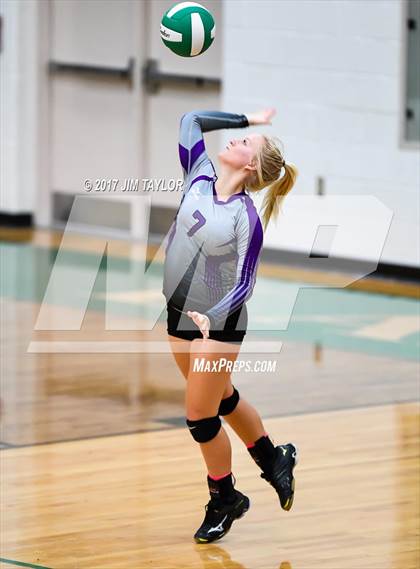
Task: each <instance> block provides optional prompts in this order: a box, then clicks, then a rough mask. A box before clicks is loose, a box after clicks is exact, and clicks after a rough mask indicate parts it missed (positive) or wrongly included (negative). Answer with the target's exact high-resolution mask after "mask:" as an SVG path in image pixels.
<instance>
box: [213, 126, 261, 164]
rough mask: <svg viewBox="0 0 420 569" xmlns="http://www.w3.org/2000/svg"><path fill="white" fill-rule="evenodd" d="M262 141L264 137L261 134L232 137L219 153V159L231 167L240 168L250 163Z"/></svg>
mask: <svg viewBox="0 0 420 569" xmlns="http://www.w3.org/2000/svg"><path fill="white" fill-rule="evenodd" d="M263 143H264V138H263V136H262V135H261V134H249V135H248V136H246V137H243V138H232V139H231V140H230V141H229V144H228V145H227V146H226V148H225V150H223V151H222V152H220V153H219V160H220V161H221V162H223V163H224V164H227V165H229V166H230V167H232V168H235V169H242V168H244V167H245V166H247V165H251V163H252V161H253V160H254V158H255V157H256V155H257V153H258V151H259V150H260V148H261V146H262V144H263ZM250 173H251V172H250Z"/></svg>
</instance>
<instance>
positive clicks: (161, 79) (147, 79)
mask: <svg viewBox="0 0 420 569" xmlns="http://www.w3.org/2000/svg"><path fill="white" fill-rule="evenodd" d="M158 65H159V64H158V61H156V59H147V60H146V62H145V64H144V66H143V71H142V78H143V84H144V86H145V88H146V91H147V92H148V93H157V92H158V91H159V89H160V87H161V86H162V84H163V83H169V84H173V85H174V84H182V85H194V86H196V87H207V86H208V87H220V85H221V83H222V81H221V79H219V78H217V77H202V76H200V75H183V74H179V73H163V72H162V71H159V67H158Z"/></svg>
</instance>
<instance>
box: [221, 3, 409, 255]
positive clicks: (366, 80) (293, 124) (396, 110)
mask: <svg viewBox="0 0 420 569" xmlns="http://www.w3.org/2000/svg"><path fill="white" fill-rule="evenodd" d="M224 7H225V14H224V22H225V26H224V34H225V36H224V42H225V50H224V94H223V109H225V110H232V111H233V112H247V111H248V112H251V111H253V110H257V109H258V108H260V107H265V106H275V107H276V108H277V110H278V115H277V117H276V118H275V120H274V122H273V126H272V127H265V128H263V129H261V131H262V132H266V133H268V134H275V135H277V136H279V137H280V138H281V139H282V140H283V142H284V145H285V156H286V159H287V160H289V161H292V162H295V163H296V164H297V166H298V167H299V169H300V177H299V181H298V184H297V186H296V188H295V189H294V193H295V195H305V194H308V195H314V194H315V192H316V178H317V177H318V176H322V177H324V178H325V181H326V188H325V189H326V195H364V196H365V195H373V196H376V197H377V198H378V199H379V200H381V201H382V202H383V203H384V205H386V206H387V207H388V208H390V209H391V210H392V211H393V212H394V218H393V221H392V224H391V227H390V231H389V234H388V237H387V240H386V242H385V246H384V249H383V252H382V257H381V259H380V260H381V261H382V262H386V263H393V264H401V265H409V266H419V264H420V262H419V259H420V255H419V239H418V231H419V210H420V207H419V206H420V204H419V187H420V155H419V151H418V149H415V148H407V147H403V146H402V145H401V143H400V117H401V112H402V110H403V109H404V101H403V98H402V83H403V81H404V67H403V63H404V57H403V55H404V54H403V2H402V0H358V1H354V0H349V1H347V0H337V1H336V0H328V1H325V0H308V1H307V0H272V1H270V0H259V1H258V2H255V1H253V0H226V2H225V5H224ZM253 130H254V131H255V130H256V127H253ZM278 237H279V234H278V233H276V230H273V228H271V230H270V231H268V232H267V234H266V237H265V246H269V247H279V244H280V239H279V238H278ZM280 248H287V249H290V250H299V243H298V242H296V239H295V236H294V238H293V240H292V239H290V240H289V242H287V239H284V237H283V236H282V238H281V247H280ZM348 249H349V247H347V251H346V252H344V251H343V256H347V253H348ZM350 249H351V247H350Z"/></svg>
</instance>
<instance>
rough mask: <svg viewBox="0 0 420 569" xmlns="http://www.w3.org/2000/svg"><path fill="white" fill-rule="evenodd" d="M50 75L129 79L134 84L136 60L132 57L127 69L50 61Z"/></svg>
mask: <svg viewBox="0 0 420 569" xmlns="http://www.w3.org/2000/svg"><path fill="white" fill-rule="evenodd" d="M48 67H49V71H50V73H71V74H77V75H83V76H86V77H88V76H90V77H93V76H95V77H97V78H101V77H111V78H115V79H127V80H128V81H129V83H130V84H132V82H133V74H134V58H133V57H130V59H129V60H128V63H127V66H126V67H106V66H101V65H90V64H85V63H66V62H62V61H50V62H49V64H48Z"/></svg>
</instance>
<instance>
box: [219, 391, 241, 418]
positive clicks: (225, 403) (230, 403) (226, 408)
mask: <svg viewBox="0 0 420 569" xmlns="http://www.w3.org/2000/svg"><path fill="white" fill-rule="evenodd" d="M238 401H239V392H238V391H237V389H235V388H233V393H232V395H231V396H230V397H226V399H222V400H221V402H220V407H219V415H229V413H232V411H234V410H235V407H236V406H237V404H238Z"/></svg>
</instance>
